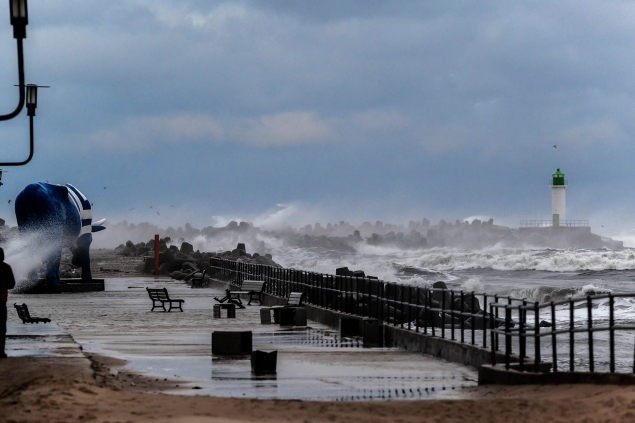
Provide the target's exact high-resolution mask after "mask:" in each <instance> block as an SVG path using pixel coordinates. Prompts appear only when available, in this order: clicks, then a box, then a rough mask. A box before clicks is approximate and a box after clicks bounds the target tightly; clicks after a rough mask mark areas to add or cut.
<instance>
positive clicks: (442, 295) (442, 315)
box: [441, 288, 445, 339]
mask: <svg viewBox="0 0 635 423" xmlns="http://www.w3.org/2000/svg"><path fill="white" fill-rule="evenodd" d="M441 338H443V339H445V289H443V288H442V289H441Z"/></svg>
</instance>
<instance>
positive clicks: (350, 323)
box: [340, 317, 361, 337]
mask: <svg viewBox="0 0 635 423" xmlns="http://www.w3.org/2000/svg"><path fill="white" fill-rule="evenodd" d="M360 326H361V320H360V319H356V318H354V317H342V318H340V336H342V337H351V336H360V335H361V330H360Z"/></svg>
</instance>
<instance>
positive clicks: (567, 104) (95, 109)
mask: <svg viewBox="0 0 635 423" xmlns="http://www.w3.org/2000/svg"><path fill="white" fill-rule="evenodd" d="M0 12H2V13H1V14H0V66H1V67H0V68H1V69H2V73H1V74H0V113H8V112H9V111H10V110H12V109H13V108H14V106H15V103H16V102H17V88H15V87H14V86H13V85H14V84H16V83H17V67H16V59H15V56H16V50H15V41H14V39H13V38H12V29H11V26H10V25H9V16H8V10H0ZM24 44H25V56H26V80H27V83H37V84H41V85H50V86H51V88H49V89H42V90H40V92H39V94H40V95H39V103H38V109H37V116H36V118H35V142H36V149H35V156H34V159H33V160H32V162H31V163H29V164H28V165H27V166H23V167H15V168H5V170H6V169H8V170H9V172H8V173H5V175H4V177H3V182H4V186H2V187H1V188H0V216H1V217H3V218H5V219H6V220H7V221H8V223H10V224H15V217H14V212H13V202H12V204H8V200H10V199H11V200H13V199H14V198H15V196H16V195H17V194H18V192H20V190H21V189H22V188H24V186H25V185H26V184H28V183H30V182H35V181H44V180H48V181H49V182H52V183H67V182H70V183H73V184H75V185H76V186H77V187H78V188H79V189H80V190H81V191H83V192H84V194H86V195H87V196H88V197H89V199H90V200H91V202H93V203H94V207H93V208H94V212H93V214H94V217H95V218H101V217H106V218H108V219H109V221H111V222H118V221H121V220H124V219H125V220H127V221H129V222H141V221H149V222H151V223H154V224H157V225H159V226H161V227H167V226H179V225H183V224H184V223H185V222H186V221H187V222H190V223H192V224H194V225H195V226H198V227H202V226H207V225H220V224H224V223H226V222H227V220H228V219H244V220H249V221H254V222H255V223H259V222H261V223H262V222H267V221H272V220H284V219H288V220H289V221H290V222H292V223H294V224H306V223H315V222H316V221H318V220H320V221H322V222H323V223H324V222H327V221H339V220H347V221H350V222H351V223H361V222H362V221H364V220H371V221H373V222H374V221H375V220H385V221H392V222H400V221H405V222H407V221H408V220H410V219H413V220H421V219H423V218H424V217H428V218H430V219H432V220H435V219H436V220H438V219H440V218H446V219H452V220H454V219H463V218H466V217H468V216H486V217H494V219H495V220H496V221H497V222H500V223H505V224H508V225H511V226H517V225H518V220H520V219H548V218H549V216H550V207H551V196H550V189H549V186H548V183H549V177H550V175H551V173H553V172H554V171H555V170H556V168H561V169H562V170H563V171H564V172H565V174H566V178H567V180H568V182H569V188H568V190H567V197H568V201H567V205H568V210H567V217H568V218H569V219H590V220H591V225H592V227H593V228H594V231H595V229H598V230H597V231H595V232H600V233H602V231H600V230H599V226H600V225H604V226H605V231H608V234H609V235H611V234H615V233H617V232H620V231H629V230H631V229H632V228H635V215H634V214H633V213H632V211H634V210H635V196H634V195H633V193H632V187H633V186H634V184H635V166H634V165H633V158H634V155H635V154H634V153H635V72H634V70H635V2H631V1H604V2H597V1H592V2H591V1H583V0H575V1H558V2H553V1H514V2H508V1H476V2H474V1H452V2H425V1H407V0H400V1H391V2H387V1H375V0H358V1H353V0H350V1H346V0H336V1H335V0H334V1H331V0H320V1H286V0H285V1H275V0H272V1H247V0H245V1H210V0H204V1H193V0H191V1H186V0H178V1H177V0H174V1H167V0H163V1H162V0H126V1H117V0H107V1H106V0H103V1H84V0H82V1H80V0H75V1H73V0H70V1H69V0H65V1H61V0H47V1H42V0H31V1H30V2H29V25H28V27H27V39H26V40H25V42H24ZM553 145H556V146H557V148H554V147H553ZM0 149H1V151H2V157H1V158H2V159H3V160H22V159H23V158H25V157H26V155H27V154H28V119H27V117H26V116H25V112H23V114H22V115H21V116H20V117H18V118H16V119H14V120H12V121H9V122H1V123H0ZM104 187H105V188H104ZM150 206H152V208H150ZM131 209H133V210H131Z"/></svg>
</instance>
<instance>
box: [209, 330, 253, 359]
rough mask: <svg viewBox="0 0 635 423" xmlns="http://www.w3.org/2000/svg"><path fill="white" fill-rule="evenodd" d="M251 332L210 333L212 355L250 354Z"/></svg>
mask: <svg viewBox="0 0 635 423" xmlns="http://www.w3.org/2000/svg"><path fill="white" fill-rule="evenodd" d="M251 346H252V333H251V331H232V332H230V331H214V332H212V354H213V355H244V354H251Z"/></svg>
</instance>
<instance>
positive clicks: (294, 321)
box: [260, 292, 306, 326]
mask: <svg viewBox="0 0 635 423" xmlns="http://www.w3.org/2000/svg"><path fill="white" fill-rule="evenodd" d="M303 297H304V294H303V293H302V292H292V293H290V294H289V297H288V298H287V303H286V304H284V305H275V306H271V307H263V308H261V309H260V323H262V324H263V325H266V324H271V312H272V311H273V321H274V323H280V325H282V326H287V325H295V326H306V309H305V308H304V307H303V306H302V298H303Z"/></svg>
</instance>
